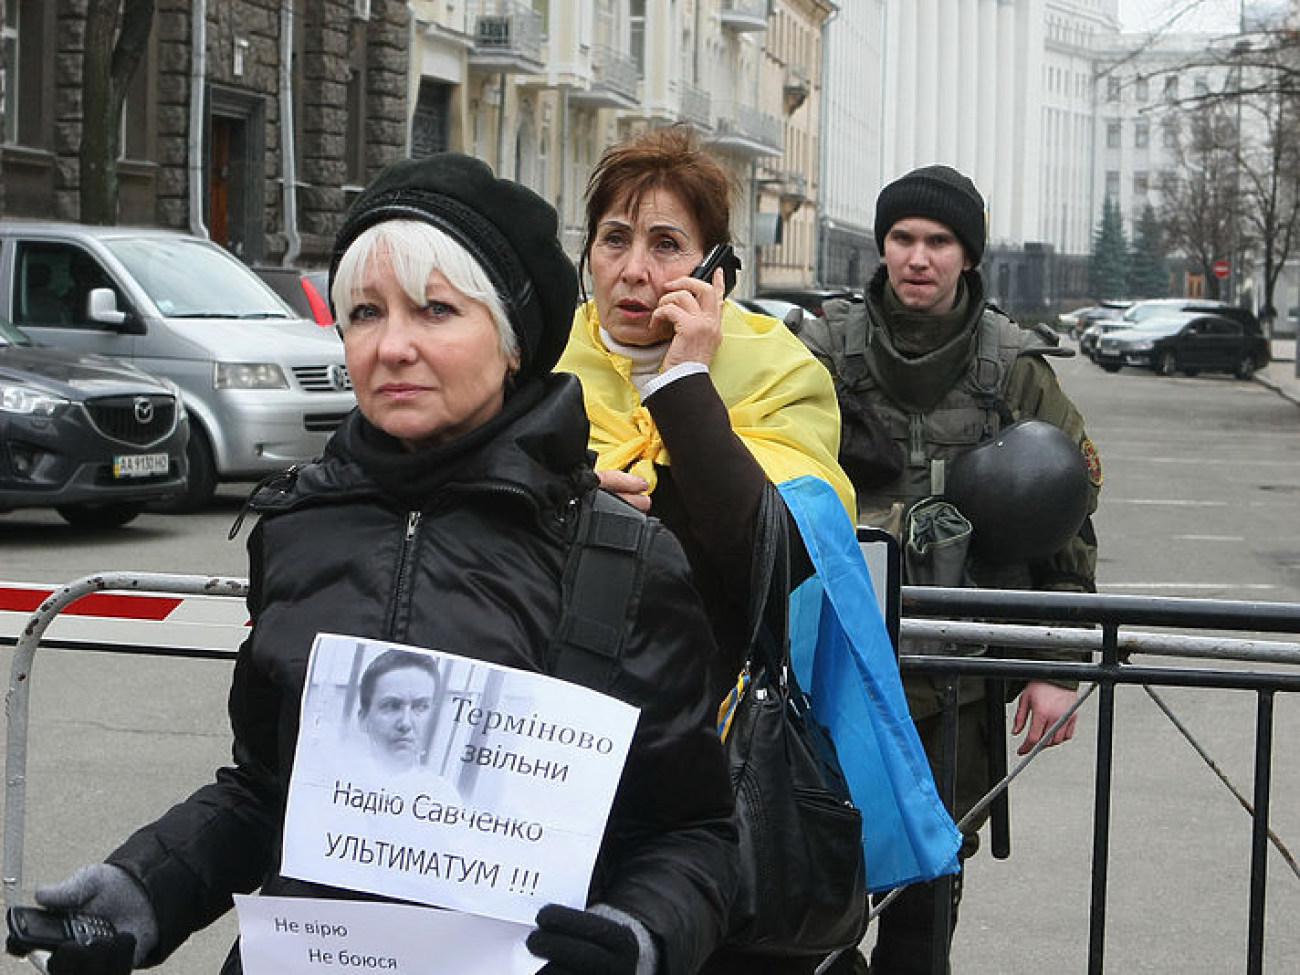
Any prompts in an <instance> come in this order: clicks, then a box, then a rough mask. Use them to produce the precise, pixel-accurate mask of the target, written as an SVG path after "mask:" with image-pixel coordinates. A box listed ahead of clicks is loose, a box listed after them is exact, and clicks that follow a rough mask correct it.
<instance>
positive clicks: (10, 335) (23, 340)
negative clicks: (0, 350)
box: [0, 318, 32, 346]
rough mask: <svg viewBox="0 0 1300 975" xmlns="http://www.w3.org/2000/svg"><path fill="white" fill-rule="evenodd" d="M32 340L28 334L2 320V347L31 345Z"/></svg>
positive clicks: (0, 331)
mask: <svg viewBox="0 0 1300 975" xmlns="http://www.w3.org/2000/svg"><path fill="white" fill-rule="evenodd" d="M31 344H32V340H31V339H29V338H28V337H27V334H26V333H25V332H23V331H22V329H20V328H18V327H17V326H16V325H10V324H9V323H8V322H6V321H5V320H4V319H3V318H0V346H5V345H31Z"/></svg>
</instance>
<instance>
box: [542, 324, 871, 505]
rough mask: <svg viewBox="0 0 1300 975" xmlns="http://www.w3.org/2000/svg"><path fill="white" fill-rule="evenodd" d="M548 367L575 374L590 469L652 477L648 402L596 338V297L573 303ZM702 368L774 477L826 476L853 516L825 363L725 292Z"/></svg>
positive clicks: (664, 453)
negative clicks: (587, 424) (718, 337)
mask: <svg viewBox="0 0 1300 975" xmlns="http://www.w3.org/2000/svg"><path fill="white" fill-rule="evenodd" d="M555 368H556V370H557V371H561V372H571V373H574V374H575V375H576V376H577V377H578V378H579V379H580V380H582V395H583V399H584V400H585V402H586V407H587V417H588V419H589V420H590V421H591V440H590V446H591V449H592V450H594V451H595V452H596V470H598V471H599V470H630V471H631V472H632V473H633V474H639V475H640V476H641V477H644V478H645V479H646V481H647V483H649V485H650V490H651V491H653V490H654V487H655V480H656V479H655V470H654V465H655V464H662V465H665V466H668V465H671V460H670V458H669V456H668V450H667V448H666V447H665V446H664V442H663V440H662V438H661V437H660V436H659V431H658V430H657V429H655V424H654V420H653V419H652V418H651V416H650V411H649V410H647V409H646V408H645V407H644V406H642V405H641V397H640V395H639V394H638V393H637V391H636V387H635V386H633V385H632V379H631V371H632V363H631V360H629V359H628V358H627V357H625V356H621V355H617V354H615V353H612V352H610V351H608V350H607V349H606V348H605V345H604V343H603V342H601V340H600V323H599V322H598V321H597V320H596V304H595V302H592V301H589V302H587V303H586V304H585V305H582V306H580V307H579V308H578V311H577V313H576V314H575V315H574V319H573V329H572V331H571V332H570V333H569V344H568V347H567V348H565V350H564V355H562V356H561V357H560V361H559V363H558V364H557V365H556V367H555ZM709 377H710V378H711V379H712V380H713V385H714V386H715V387H716V388H717V390H718V394H719V395H720V396H721V397H722V401H723V403H725V404H726V406H727V412H728V413H729V414H730V416H731V428H732V429H733V430H734V431H735V432H736V435H737V436H738V437H740V439H741V440H742V441H744V443H745V446H746V447H748V448H749V451H750V453H752V454H753V455H754V458H755V459H756V460H757V461H758V463H759V466H761V467H762V468H763V471H764V472H765V473H766V474H767V476H768V478H769V479H770V480H771V481H772V483H774V484H780V483H781V482H782V481H788V480H790V479H792V478H795V477H800V476H802V475H805V474H807V475H811V476H813V477H817V478H820V479H821V480H823V481H825V482H826V483H828V484H830V485H831V487H833V488H834V489H835V491H836V493H837V494H838V495H839V498H840V501H841V502H842V503H843V505H844V510H845V511H847V512H848V513H849V518H850V520H852V521H854V523H856V519H857V511H858V509H857V503H856V501H855V500H854V496H853V485H852V484H851V483H850V482H849V479H848V476H847V475H846V474H845V473H844V471H843V470H842V469H841V468H840V465H839V462H838V461H837V460H836V458H837V456H838V453H839V446H840V410H839V405H838V404H837V403H836V401H835V388H834V386H833V385H832V383H831V377H830V373H828V372H827V371H826V369H825V368H824V367H823V366H822V365H821V363H819V362H818V361H817V360H816V359H814V358H813V356H812V354H811V353H810V352H809V351H808V350H807V349H806V348H804V346H803V343H802V342H800V341H799V340H798V339H797V338H795V336H794V335H792V334H791V333H790V332H789V330H788V329H787V328H786V327H785V325H784V323H782V322H779V321H777V320H776V319H775V318H770V317H768V316H767V315H757V314H751V313H749V312H746V311H744V310H742V309H741V308H740V307H739V306H737V305H735V304H732V303H731V302H726V303H724V305H723V313H722V344H721V345H719V346H718V351H717V353H716V354H715V355H714V356H713V361H712V362H711V363H710V364H709Z"/></svg>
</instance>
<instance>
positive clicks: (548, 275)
mask: <svg viewBox="0 0 1300 975" xmlns="http://www.w3.org/2000/svg"><path fill="white" fill-rule="evenodd" d="M385 220H420V221H423V222H424V223H428V224H432V225H433V226H435V227H437V228H438V229H439V230H441V231H443V232H444V233H446V234H447V235H449V236H450V237H451V238H452V239H453V240H455V241H456V242H457V243H458V244H460V245H461V246H462V247H464V248H465V249H466V250H467V251H469V253H470V255H471V256H472V257H473V258H474V259H475V260H476V261H478V263H479V264H480V265H481V266H482V268H483V270H484V271H486V272H487V275H488V277H489V278H490V279H491V280H492V283H493V285H495V286H496V289H497V293H498V294H499V295H500V296H501V300H502V302H503V303H504V305H505V308H506V314H507V316H508V317H509V319H510V324H511V325H512V326H514V330H515V335H516V336H517V337H518V339H519V352H520V361H519V378H520V379H527V378H530V377H533V376H540V375H544V374H545V373H548V372H550V371H551V369H552V367H553V366H554V365H555V363H556V362H557V361H558V360H559V358H560V353H561V352H563V351H564V346H565V343H566V342H568V339H569V330H570V328H571V327H572V325H573V310H574V308H576V307H577V301H578V272H577V270H576V269H575V268H574V266H573V262H572V261H571V260H569V257H568V255H567V254H565V253H564V248H563V247H562V246H561V244H560V240H559V237H558V235H557V228H558V221H557V217H556V214H555V208H554V207H552V206H551V205H550V204H549V203H547V202H546V201H545V200H543V199H542V198H541V197H540V196H538V195H537V194H536V193H534V192H533V191H532V190H530V189H528V188H527V187H525V186H521V185H520V184H519V183H516V182H513V181H512V180H508V179H498V178H497V177H496V176H495V175H494V174H493V172H492V170H491V169H490V168H489V167H488V165H487V164H486V163H484V162H483V161H481V160H479V159H475V158H473V157H472V156H466V155H462V154H461V153H457V152H444V153H439V154H437V155H434V156H430V157H428V158H425V159H403V160H400V161H399V162H395V163H393V164H391V165H389V166H387V167H386V168H385V169H384V170H383V171H382V172H381V173H380V174H379V175H378V176H376V177H375V179H374V181H373V182H371V184H370V185H369V186H367V187H366V188H365V190H364V191H363V192H362V194H361V195H360V196H359V197H357V200H356V202H355V203H353V204H352V208H351V209H350V210H349V211H348V214H347V216H346V217H345V218H344V220H343V228H342V229H341V230H340V231H339V232H338V236H337V237H335V238H334V253H333V256H332V257H331V258H330V281H329V284H330V292H331V294H332V293H333V291H334V275H335V273H336V272H337V271H338V266H339V261H340V260H341V259H342V257H343V253H344V252H345V251H346V250H347V249H348V247H349V246H350V245H351V243H352V242H353V241H354V240H356V239H357V237H358V236H360V235H361V233H362V232H363V231H365V230H367V229H369V228H370V227H373V226H374V225H375V224H377V223H381V222H383V221H385Z"/></svg>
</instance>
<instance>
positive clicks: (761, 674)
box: [724, 484, 868, 956]
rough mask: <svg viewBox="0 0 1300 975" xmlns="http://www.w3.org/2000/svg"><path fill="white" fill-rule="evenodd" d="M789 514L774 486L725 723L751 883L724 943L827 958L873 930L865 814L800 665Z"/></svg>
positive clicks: (742, 891)
mask: <svg viewBox="0 0 1300 975" xmlns="http://www.w3.org/2000/svg"><path fill="white" fill-rule="evenodd" d="M787 521H788V515H787V512H786V508H785V504H784V502H783V501H782V500H781V496H780V494H779V492H777V490H776V488H775V487H773V486H772V485H770V484H769V485H768V488H767V491H766V492H765V494H764V497H763V501H762V503H761V505H760V511H759V518H758V524H757V527H756V530H755V551H754V570H753V576H752V581H753V589H752V590H751V615H750V620H751V638H750V651H749V660H748V663H747V666H746V673H745V674H744V675H742V680H741V682H740V683H739V684H738V691H737V692H736V695H737V696H736V698H735V700H734V702H733V704H734V706H733V707H732V708H731V710H730V712H729V717H728V720H727V722H726V725H725V727H724V745H725V749H726V752H727V756H728V762H729V765H730V770H731V782H732V786H733V788H734V789H735V793H736V813H737V818H738V820H739V823H740V878H741V879H740V888H739V891H738V893H737V896H736V900H735V902H734V905H733V908H732V912H731V916H730V923H729V930H728V935H727V938H726V941H725V944H726V947H727V948H728V949H729V950H732V951H741V952H746V953H754V954H765V955H783V956H797V955H798V956H802V955H825V954H828V953H830V952H833V951H838V950H840V949H843V948H848V947H852V946H854V945H856V944H857V943H858V942H859V941H860V940H861V938H862V936H863V933H864V932H865V930H866V926H867V918H868V912H867V908H868V902H867V889H866V872H865V868H864V865H863V857H862V816H861V813H860V812H859V811H858V809H857V807H856V806H854V805H853V802H852V801H851V799H850V798H849V790H848V785H847V784H846V782H845V780H844V775H843V772H842V771H841V769H840V764H839V760H838V758H837V757H836V754H835V745H834V743H833V742H832V741H831V738H830V736H829V735H828V734H827V732H826V730H825V729H824V728H823V727H822V726H821V725H820V724H819V723H818V722H817V720H816V719H815V718H814V717H813V715H812V711H811V707H810V705H809V701H808V698H807V697H806V695H805V694H804V693H803V691H802V690H801V689H800V687H799V685H798V683H797V682H796V680H795V675H794V671H793V669H792V668H791V666H790V643H789V635H788V629H787V619H788V612H789V608H788V607H789V577H790V573H789V554H788V544H789V540H788V538H787V531H788V528H787Z"/></svg>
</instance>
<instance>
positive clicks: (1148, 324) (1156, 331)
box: [1134, 318, 1187, 335]
mask: <svg viewBox="0 0 1300 975" xmlns="http://www.w3.org/2000/svg"><path fill="white" fill-rule="evenodd" d="M1186 324H1187V319H1185V318H1148V319H1147V320H1146V321H1144V322H1143V323H1142V324H1141V326H1140V327H1138V328H1135V329H1134V331H1135V332H1141V333H1142V334H1143V335H1173V334H1174V333H1175V332H1179V331H1181V330H1182V328H1183V326H1184V325H1186Z"/></svg>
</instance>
